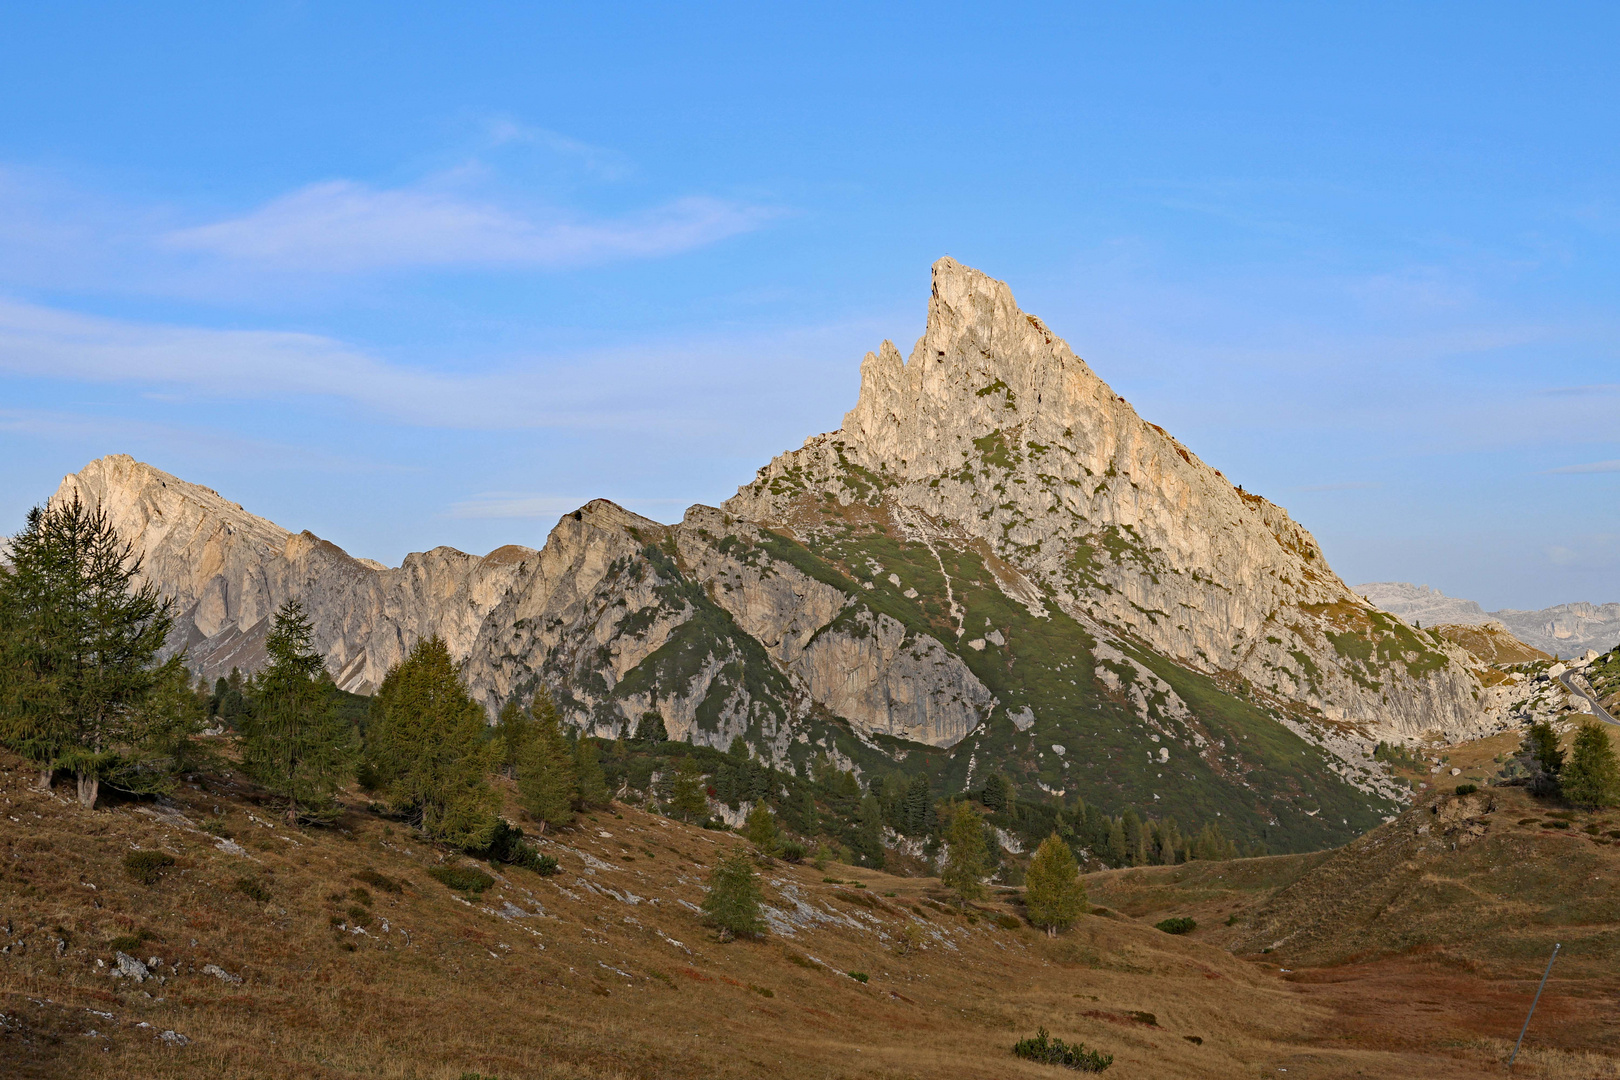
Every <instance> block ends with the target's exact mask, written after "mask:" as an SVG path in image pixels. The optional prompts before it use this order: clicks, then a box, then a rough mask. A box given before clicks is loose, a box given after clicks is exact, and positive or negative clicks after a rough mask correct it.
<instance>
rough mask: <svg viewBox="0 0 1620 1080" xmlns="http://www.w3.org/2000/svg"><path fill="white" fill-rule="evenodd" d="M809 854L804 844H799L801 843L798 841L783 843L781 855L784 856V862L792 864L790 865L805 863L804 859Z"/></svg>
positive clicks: (785, 841)
mask: <svg viewBox="0 0 1620 1080" xmlns="http://www.w3.org/2000/svg"><path fill="white" fill-rule="evenodd" d="M807 854H809V849H807V848H806V847H805V846H804V845H803V844H801V843H799V841H797V840H784V841H782V852H781V855H782V861H783V862H790V863H798V862H803V861H804V857H805V856H806V855H807Z"/></svg>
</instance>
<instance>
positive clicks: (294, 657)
mask: <svg viewBox="0 0 1620 1080" xmlns="http://www.w3.org/2000/svg"><path fill="white" fill-rule="evenodd" d="M314 638H315V631H314V628H313V627H311V626H310V623H309V619H308V618H306V617H305V615H304V608H303V605H302V604H300V603H299V602H298V601H297V600H288V601H286V602H285V603H283V604H282V605H281V607H280V608H279V609H278V610H277V611H276V615H275V620H274V621H273V622H272V623H271V628H270V635H269V637H267V638H266V639H265V651H266V652H267V653H268V654H269V657H270V663H269V664H268V665H267V666H266V667H265V668H264V669H263V670H262V671H260V672H259V673H258V674H257V675H256V676H254V678H253V684H252V692H251V695H250V696H251V698H252V702H253V708H252V710H251V711H250V712H249V713H248V715H247V717H246V719H245V722H244V723H243V726H242V765H243V767H244V768H245V769H246V770H247V772H248V774H249V775H251V776H252V777H253V778H254V779H255V780H257V781H259V783H261V784H263V785H264V786H265V787H266V788H268V789H269V790H270V791H271V792H272V793H273V794H274V795H276V796H277V797H278V798H280V799H281V800H283V801H284V802H285V803H286V809H285V811H284V813H285V815H286V818H287V821H288V823H289V824H296V823H298V822H299V821H330V820H332V819H333V818H335V817H336V816H337V813H338V809H337V804H336V800H335V798H334V796H335V794H336V793H337V790H338V789H339V788H340V787H342V786H343V785H344V784H345V783H347V782H348V781H349V779H350V778H351V777H352V776H353V775H354V766H355V761H356V759H357V757H358V756H359V746H358V741H357V739H356V738H355V731H354V728H353V727H352V726H351V725H350V724H349V722H348V721H347V720H344V719H343V718H342V717H341V716H339V715H338V712H337V708H336V705H335V703H334V700H333V694H332V691H333V689H334V688H333V686H332V678H331V676H330V675H328V674H327V671H326V664H325V662H324V661H323V660H322V659H321V656H320V654H319V653H317V652H316V651H315V648H314Z"/></svg>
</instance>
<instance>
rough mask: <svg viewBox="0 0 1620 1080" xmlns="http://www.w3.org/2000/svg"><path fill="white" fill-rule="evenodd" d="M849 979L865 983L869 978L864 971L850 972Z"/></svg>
mask: <svg viewBox="0 0 1620 1080" xmlns="http://www.w3.org/2000/svg"><path fill="white" fill-rule="evenodd" d="M849 977H850V978H852V979H854V980H855V981H856V982H858V983H863V982H866V981H867V980H868V979H870V978H871V976H870V975H868V974H867V973H866V972H864V971H852V972H850V973H849Z"/></svg>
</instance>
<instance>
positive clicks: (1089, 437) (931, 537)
mask: <svg viewBox="0 0 1620 1080" xmlns="http://www.w3.org/2000/svg"><path fill="white" fill-rule="evenodd" d="M833 505H835V506H837V507H841V508H847V507H850V506H852V505H860V506H863V507H868V508H871V509H872V510H875V511H877V512H878V514H879V518H880V519H881V520H880V523H879V525H878V527H879V528H881V529H882V530H883V531H885V532H887V533H888V534H890V535H891V536H894V537H896V538H900V539H911V540H916V541H923V542H929V543H935V544H940V543H943V544H949V545H954V546H958V547H960V546H963V545H969V546H971V545H979V546H980V547H981V548H982V549H983V550H984V551H985V553H986V554H987V555H988V556H991V557H993V558H994V559H996V560H1001V561H1002V562H1003V563H1004V564H1005V565H1006V566H1007V567H1009V568H1010V569H1011V570H1013V571H1015V573H1012V574H1006V575H999V576H998V578H997V581H998V584H1002V585H1003V587H1004V588H1010V589H1011V590H1013V592H1012V593H1010V595H1016V596H1017V598H1018V599H1019V601H1020V602H1021V603H1023V604H1025V605H1026V606H1027V607H1028V608H1029V609H1030V610H1031V611H1032V612H1039V611H1042V610H1044V609H1045V608H1047V607H1054V608H1056V609H1058V610H1061V611H1063V612H1066V613H1068V614H1069V615H1071V616H1073V617H1075V618H1076V619H1080V620H1082V621H1085V622H1089V623H1094V624H1097V625H1099V626H1100V627H1103V628H1106V629H1105V632H1106V630H1110V629H1111V630H1115V631H1118V632H1120V633H1122V634H1124V635H1126V636H1127V637H1129V638H1130V639H1132V640H1134V641H1137V642H1139V643H1141V644H1143V645H1145V646H1146V647H1148V648H1150V649H1152V650H1153V651H1155V652H1158V653H1160V654H1163V655H1165V656H1168V657H1170V658H1173V659H1174V660H1176V661H1177V662H1179V663H1182V664H1185V665H1188V666H1190V667H1192V668H1194V669H1195V670H1199V671H1202V672H1206V673H1209V674H1211V675H1216V676H1218V677H1220V678H1222V679H1223V680H1226V681H1227V682H1229V683H1232V684H1237V683H1240V682H1241V683H1243V684H1246V685H1247V686H1249V687H1251V688H1253V690H1254V691H1255V692H1257V693H1259V694H1261V695H1263V696H1265V697H1267V698H1269V699H1271V700H1273V701H1274V702H1276V703H1278V704H1279V705H1288V704H1295V705H1302V706H1304V707H1305V708H1306V709H1307V710H1308V711H1309V714H1310V715H1313V716H1319V717H1320V718H1321V719H1323V720H1325V721H1326V722H1328V723H1330V724H1334V725H1340V726H1345V727H1349V728H1354V729H1359V730H1363V731H1365V732H1367V733H1371V734H1375V735H1378V736H1380V737H1389V736H1394V737H1404V736H1412V735H1416V734H1418V733H1420V732H1423V731H1427V730H1438V731H1442V732H1446V733H1448V734H1452V735H1460V734H1462V733H1465V732H1473V731H1477V730H1479V729H1481V727H1482V726H1483V725H1484V723H1485V722H1486V717H1485V715H1484V712H1483V710H1482V709H1481V708H1480V706H1479V705H1478V704H1477V695H1478V692H1479V689H1480V687H1479V683H1478V681H1477V680H1476V679H1475V678H1474V676H1473V675H1472V674H1471V673H1470V671H1469V668H1468V662H1467V661H1468V657H1467V656H1466V654H1465V653H1463V652H1462V651H1461V650H1457V649H1455V648H1454V647H1453V646H1451V645H1450V644H1449V643H1447V642H1444V641H1442V640H1439V639H1435V638H1433V637H1430V636H1428V635H1420V634H1418V633H1416V632H1414V630H1413V629H1412V628H1411V627H1409V626H1407V625H1405V624H1404V623H1401V622H1400V621H1399V620H1398V619H1394V618H1391V617H1390V616H1388V615H1386V614H1384V613H1382V612H1380V611H1378V610H1377V609H1376V608H1374V607H1373V606H1372V605H1370V604H1369V603H1367V602H1366V601H1365V600H1363V599H1362V598H1361V597H1360V596H1357V595H1356V594H1354V593H1352V592H1351V591H1350V590H1349V589H1348V588H1347V587H1346V586H1345V584H1344V583H1343V582H1342V581H1340V580H1339V578H1338V576H1337V575H1336V574H1334V573H1333V571H1332V570H1331V569H1330V568H1329V567H1328V566H1327V564H1326V562H1325V560H1324V559H1323V557H1322V552H1321V549H1320V547H1319V546H1318V545H1317V543H1316V541H1315V540H1314V539H1313V538H1312V537H1311V535H1310V533H1308V532H1307V531H1306V530H1305V529H1304V528H1302V527H1301V526H1300V525H1299V524H1297V523H1296V522H1294V521H1292V520H1291V519H1290V518H1289V517H1288V514H1287V513H1286V512H1285V511H1284V510H1282V509H1281V508H1280V507H1278V506H1275V505H1273V504H1272V503H1270V502H1268V501H1267V500H1265V499H1263V498H1261V497H1260V496H1258V495H1254V494H1252V493H1249V492H1245V491H1242V490H1241V489H1239V488H1236V487H1234V486H1233V485H1232V484H1231V483H1229V482H1228V481H1227V480H1226V479H1225V478H1224V477H1223V476H1222V475H1221V474H1220V473H1219V472H1218V471H1216V470H1215V469H1213V468H1211V467H1209V466H1208V465H1206V464H1205V463H1204V462H1202V461H1201V460H1199V459H1198V457H1197V456H1196V455H1194V454H1193V453H1192V452H1191V451H1190V450H1188V449H1187V448H1186V447H1185V446H1183V445H1182V444H1181V443H1179V442H1178V441H1176V439H1174V438H1173V437H1171V436H1170V435H1169V434H1168V433H1167V432H1165V431H1164V430H1163V429H1161V428H1159V427H1157V426H1156V425H1154V424H1150V423H1148V422H1146V421H1145V420H1143V419H1142V418H1141V417H1139V416H1138V415H1137V414H1136V411H1135V410H1134V409H1132V408H1131V406H1130V405H1129V404H1128V403H1127V402H1126V401H1125V400H1124V399H1123V398H1121V397H1120V396H1118V395H1117V394H1115V393H1114V392H1113V391H1112V390H1111V389H1110V388H1109V387H1108V385H1107V384H1106V383H1104V382H1103V381H1102V380H1101V379H1099V378H1098V377H1097V376H1096V375H1095V374H1094V373H1093V372H1092V370H1091V369H1090V368H1089V367H1088V366H1087V365H1086V363H1085V362H1084V361H1083V360H1081V359H1080V358H1079V357H1077V356H1076V355H1075V354H1074V353H1073V352H1072V351H1071V350H1070V348H1069V346H1068V345H1067V344H1066V343H1065V342H1064V341H1063V340H1062V339H1060V338H1058V337H1057V336H1056V335H1054V334H1053V333H1052V332H1051V331H1050V330H1049V329H1047V327H1046V326H1045V325H1044V324H1043V323H1042V322H1041V321H1040V320H1039V319H1037V318H1036V317H1035V316H1033V315H1027V314H1025V313H1024V312H1022V311H1020V310H1019V308H1018V306H1017V304H1016V303H1015V302H1014V300H1013V295H1012V292H1011V290H1010V289H1009V288H1008V287H1007V285H1006V284H1005V283H1003V282H999V281H995V280H993V279H991V278H989V277H987V276H985V275H984V274H981V273H979V272H978V271H975V270H972V269H969V268H967V267H965V266H962V265H960V264H958V263H956V262H953V261H952V260H950V259H941V260H940V261H939V262H938V263H936V264H935V266H934V272H933V291H932V295H931V297H930V300H929V305H928V323H927V329H926V330H925V332H924V334H923V336H922V338H921V339H920V340H919V341H918V342H917V344H916V346H915V347H914V348H913V349H912V351H911V356H910V359H909V360H903V359H902V358H901V356H900V353H899V351H898V350H897V349H896V348H895V347H894V345H893V344H891V343H890V342H884V343H883V345H882V347H881V348H880V349H879V350H878V351H877V352H876V353H869V354H867V356H866V359H865V361H864V362H863V363H862V365H861V390H860V398H859V401H858V402H857V404H856V406H855V408H854V409H852V410H851V411H850V412H849V414H848V415H847V416H846V417H845V418H844V425H843V427H842V428H841V429H840V430H838V431H836V432H832V433H831V434H827V435H820V436H816V437H814V438H812V439H810V440H808V441H807V442H806V443H805V445H804V447H803V448H802V449H800V450H796V451H792V452H790V453H787V454H783V455H782V456H781V457H778V458H777V459H775V460H774V461H772V462H771V463H770V464H769V465H767V466H766V467H765V468H763V469H762V470H760V473H759V475H758V477H757V478H756V479H755V481H754V482H753V483H752V484H750V485H748V486H747V487H745V488H743V489H742V490H741V491H739V492H738V494H737V495H736V496H735V497H734V498H732V499H730V500H728V501H727V503H726V504H725V508H726V510H728V511H729V512H731V513H734V514H736V515H738V516H739V517H743V518H747V519H749V520H753V521H757V522H760V523H761V524H766V525H770V526H773V527H776V528H780V529H783V530H786V531H789V532H792V533H793V534H794V535H796V536H798V537H800V538H801V539H805V540H807V541H810V542H812V544H814V542H815V540H816V538H817V537H820V536H823V535H825V534H826V532H827V529H828V523H829V522H831V521H834V520H835V517H834V516H829V514H828V513H827V508H828V507H829V506H833ZM963 632H965V630H964V631H963Z"/></svg>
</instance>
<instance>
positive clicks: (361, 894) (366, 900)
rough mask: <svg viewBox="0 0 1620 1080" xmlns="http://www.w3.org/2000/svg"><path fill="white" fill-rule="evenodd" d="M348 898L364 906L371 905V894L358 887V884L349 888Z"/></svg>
mask: <svg viewBox="0 0 1620 1080" xmlns="http://www.w3.org/2000/svg"><path fill="white" fill-rule="evenodd" d="M349 899H351V900H353V901H355V902H356V903H359V904H364V905H366V907H370V906H371V894H370V893H369V892H367V891H366V890H365V889H362V888H360V886H358V885H356V886H355V887H354V888H352V889H350V890H349Z"/></svg>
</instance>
